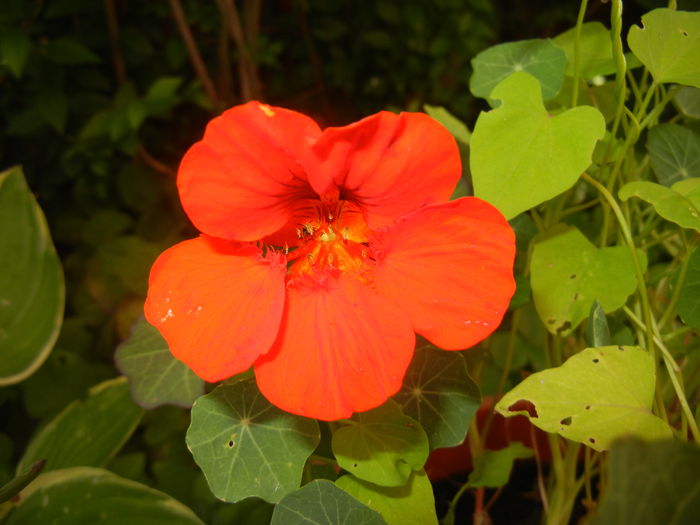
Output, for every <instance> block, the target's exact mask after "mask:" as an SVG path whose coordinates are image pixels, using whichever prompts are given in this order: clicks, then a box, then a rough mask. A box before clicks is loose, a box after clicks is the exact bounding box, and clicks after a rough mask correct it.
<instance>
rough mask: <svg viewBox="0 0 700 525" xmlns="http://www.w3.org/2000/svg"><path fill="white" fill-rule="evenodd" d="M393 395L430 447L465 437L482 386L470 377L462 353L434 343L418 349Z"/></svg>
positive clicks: (459, 441) (440, 445)
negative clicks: (415, 423) (418, 427)
mask: <svg viewBox="0 0 700 525" xmlns="http://www.w3.org/2000/svg"><path fill="white" fill-rule="evenodd" d="M394 399H396V401H398V402H399V403H400V404H401V406H402V408H403V412H404V414H406V415H407V416H409V417H412V418H413V419H415V420H416V421H418V423H420V426H421V427H423V430H425V433H426V434H427V435H428V441H429V443H430V449H431V450H434V449H436V448H444V447H454V446H457V445H459V444H460V443H461V442H462V441H464V436H466V434H467V429H468V428H469V423H470V422H471V420H472V418H473V417H474V414H476V411H477V410H478V409H479V405H480V404H481V394H480V392H479V387H478V386H477V385H476V383H474V381H473V380H472V378H471V377H469V372H468V371H467V363H466V361H465V360H464V357H463V356H462V354H460V353H458V352H445V351H443V350H438V349H436V348H434V347H431V346H425V347H423V348H420V349H418V350H417V351H416V354H415V356H414V357H413V360H412V361H411V365H410V366H409V368H408V371H407V372H406V376H405V378H404V382H403V387H402V389H401V390H400V391H399V393H398V394H396V395H395V396H394Z"/></svg>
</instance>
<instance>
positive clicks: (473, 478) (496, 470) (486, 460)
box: [467, 441, 533, 488]
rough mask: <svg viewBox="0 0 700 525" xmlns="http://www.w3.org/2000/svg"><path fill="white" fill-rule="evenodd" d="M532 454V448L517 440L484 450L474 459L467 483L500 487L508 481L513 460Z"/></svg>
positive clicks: (472, 485) (475, 485) (471, 485)
mask: <svg viewBox="0 0 700 525" xmlns="http://www.w3.org/2000/svg"><path fill="white" fill-rule="evenodd" d="M532 454H533V451H532V449H531V448H528V447H526V446H525V445H523V444H522V443H520V442H519V441H514V442H513V443H510V444H509V445H508V446H507V447H506V448H502V449H500V450H485V451H484V452H483V454H481V455H480V456H478V457H477V458H476V459H475V460H474V470H472V472H471V473H470V474H469V479H467V484H468V485H469V486H470V487H494V488H495V487H502V486H503V485H505V484H506V483H508V479H509V478H510V472H511V470H513V462H514V461H515V460H516V459H526V458H529V457H530V456H532Z"/></svg>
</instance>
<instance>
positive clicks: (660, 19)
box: [627, 8, 700, 87]
mask: <svg viewBox="0 0 700 525" xmlns="http://www.w3.org/2000/svg"><path fill="white" fill-rule="evenodd" d="M642 25H643V26H644V27H638V26H632V27H631V28H630V31H629V34H628V35H627V43H628V44H629V46H630V49H631V50H632V52H633V53H634V54H635V55H636V56H637V58H639V60H640V61H641V62H642V64H644V65H645V66H646V67H647V69H648V70H649V71H650V72H651V74H652V76H653V77H654V80H655V81H656V82H675V83H678V84H684V85H686V86H695V87H700V60H698V57H699V56H700V13H696V12H694V13H691V12H687V11H676V10H674V9H666V8H662V9H654V10H653V11H650V12H649V13H647V14H645V15H644V16H642Z"/></svg>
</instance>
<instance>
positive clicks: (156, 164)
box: [137, 146, 177, 178]
mask: <svg viewBox="0 0 700 525" xmlns="http://www.w3.org/2000/svg"><path fill="white" fill-rule="evenodd" d="M137 152H138V155H139V157H141V159H142V160H143V161H144V162H145V163H146V164H147V165H148V166H149V167H150V168H151V169H153V171H156V172H158V173H162V174H163V175H167V176H168V177H172V178H175V177H176V175H177V172H176V171H175V170H174V169H173V168H171V167H170V166H168V165H167V164H165V163H164V162H161V161H159V160H158V159H157V158H155V157H154V156H153V155H151V154H150V153H149V152H148V151H147V150H146V148H144V147H143V146H139V148H138V151H137Z"/></svg>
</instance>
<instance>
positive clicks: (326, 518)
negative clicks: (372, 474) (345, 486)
mask: <svg viewBox="0 0 700 525" xmlns="http://www.w3.org/2000/svg"><path fill="white" fill-rule="evenodd" d="M385 523H386V522H385V521H384V520H383V519H382V517H381V516H380V515H379V513H378V512H376V511H374V510H372V509H370V508H369V507H368V506H367V505H364V504H362V503H360V502H359V501H357V500H356V499H355V498H353V497H352V496H350V495H349V494H348V493H347V492H345V491H344V490H341V489H340V488H338V487H336V486H335V485H334V484H333V483H331V482H330V481H326V480H320V479H319V480H316V481H312V482H311V483H309V484H308V485H305V486H304V487H303V488H301V489H299V490H297V491H296V492H292V493H291V494H287V495H286V496H285V497H284V498H283V499H282V501H280V502H279V503H278V504H277V505H276V506H275V511H274V513H273V514H272V522H271V523H270V525H356V524H362V525H383V524H385Z"/></svg>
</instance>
